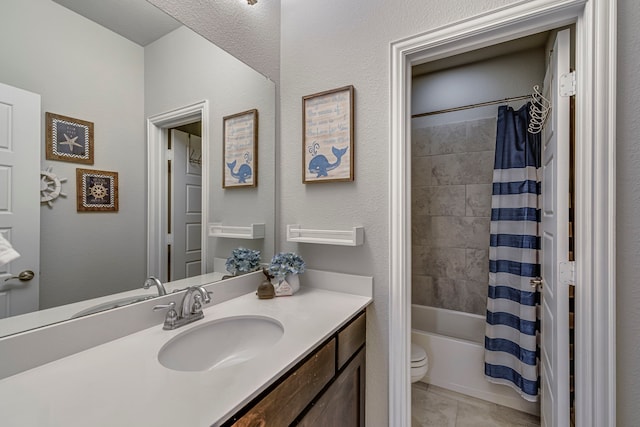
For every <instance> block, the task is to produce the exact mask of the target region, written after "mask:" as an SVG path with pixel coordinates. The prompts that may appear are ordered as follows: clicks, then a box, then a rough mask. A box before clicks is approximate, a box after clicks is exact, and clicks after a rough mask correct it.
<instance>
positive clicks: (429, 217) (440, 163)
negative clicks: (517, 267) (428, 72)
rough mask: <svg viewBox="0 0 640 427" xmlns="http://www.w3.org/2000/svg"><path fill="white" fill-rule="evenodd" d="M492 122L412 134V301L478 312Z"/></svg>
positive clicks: (485, 254) (482, 301) (485, 256)
mask: <svg viewBox="0 0 640 427" xmlns="http://www.w3.org/2000/svg"><path fill="white" fill-rule="evenodd" d="M495 129H496V119H495V118H490V119H481V120H475V121H467V122H460V123H451V124H446V125H437V126H429V127H423V128H417V129H413V131H412V157H413V158H412V165H411V171H412V180H411V182H412V189H411V191H412V210H411V212H412V218H411V224H412V252H413V271H412V303H413V304H421V305H427V306H433V307H440V308H447V309H450V310H457V311H464V312H467V313H475V314H481V315H484V314H485V313H486V306H487V301H486V298H487V283H488V278H489V225H490V216H491V188H492V185H491V182H492V176H493V160H494V150H495V139H496V130H495Z"/></svg>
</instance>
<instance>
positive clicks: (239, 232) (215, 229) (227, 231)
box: [209, 222, 264, 240]
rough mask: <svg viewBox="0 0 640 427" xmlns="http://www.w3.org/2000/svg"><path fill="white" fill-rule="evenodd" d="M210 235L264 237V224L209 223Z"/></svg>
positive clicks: (236, 237)
mask: <svg viewBox="0 0 640 427" xmlns="http://www.w3.org/2000/svg"><path fill="white" fill-rule="evenodd" d="M209 237H224V238H228V239H252V240H255V239H264V224H251V225H249V226H235V225H222V223H217V222H214V223H211V224H209Z"/></svg>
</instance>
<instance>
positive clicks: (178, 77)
mask: <svg viewBox="0 0 640 427" xmlns="http://www.w3.org/2000/svg"><path fill="white" fill-rule="evenodd" d="M145 70H146V74H145V85H146V88H145V110H146V111H145V116H146V117H149V116H153V115H155V114H160V113H164V112H167V111H171V110H174V109H176V108H179V107H183V106H187V105H190V104H193V103H196V102H200V101H202V100H205V99H206V100H208V101H209V136H210V159H209V160H210V163H209V170H210V175H209V182H208V183H203V185H204V186H205V188H207V189H208V191H209V201H210V202H209V218H208V219H207V223H211V222H221V223H222V224H224V225H248V224H251V223H265V224H266V238H265V239H260V240H255V241H247V240H237V239H217V238H210V239H209V240H208V245H209V246H208V248H209V251H208V259H207V271H213V257H214V256H217V257H222V258H226V257H228V256H229V254H230V252H231V250H232V249H233V248H235V247H237V246H240V245H242V246H245V247H251V248H254V249H260V250H261V251H262V253H263V259H266V261H268V260H269V259H270V258H271V256H272V255H273V248H274V222H275V166H274V160H275V154H274V152H275V95H276V94H275V84H274V83H273V82H272V81H271V80H268V79H267V78H265V77H264V76H263V75H261V74H260V73H258V72H256V71H255V70H253V69H251V68H250V67H248V66H247V65H246V64H244V63H242V62H241V61H239V60H237V59H236V58H234V57H233V56H231V55H229V54H228V53H227V52H225V51H224V50H222V49H220V48H219V47H217V46H215V45H214V44H212V43H210V42H209V41H208V40H206V39H204V38H203V37H201V36H199V35H198V34H196V33H194V32H193V31H191V30H189V29H188V28H186V27H181V28H178V29H177V30H175V31H173V32H172V33H170V34H168V35H166V36H164V37H162V38H161V39H159V40H157V41H155V42H154V43H151V44H150V45H148V46H147V47H146V48H145ZM253 108H256V109H257V110H258V114H259V131H258V186H257V187H256V188H236V189H223V188H222V182H221V181H222V168H223V166H224V163H223V161H222V118H223V117H224V116H228V115H231V114H235V113H240V112H242V111H247V110H250V109H253ZM204 232H206V230H204Z"/></svg>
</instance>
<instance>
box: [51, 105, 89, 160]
mask: <svg viewBox="0 0 640 427" xmlns="http://www.w3.org/2000/svg"><path fill="white" fill-rule="evenodd" d="M45 121H46V129H47V131H46V139H45V141H46V143H45V145H46V158H47V160H60V161H64V162H73V163H83V164H88V165H92V164H93V123H92V122H88V121H86V120H80V119H75V118H73V117H67V116H62V115H60V114H54V113H49V112H47V113H46V114H45Z"/></svg>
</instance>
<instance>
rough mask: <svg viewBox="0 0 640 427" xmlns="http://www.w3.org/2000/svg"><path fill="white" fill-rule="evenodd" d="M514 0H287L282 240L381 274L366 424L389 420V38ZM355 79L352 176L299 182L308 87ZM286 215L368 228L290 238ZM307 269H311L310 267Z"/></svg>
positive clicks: (328, 261) (312, 257) (298, 220)
mask: <svg viewBox="0 0 640 427" xmlns="http://www.w3.org/2000/svg"><path fill="white" fill-rule="evenodd" d="M508 3H511V2H510V1H494V0H488V1H487V0H483V1H474V2H469V1H464V0H452V1H447V2H442V1H439V0H407V1H402V2H400V1H376V2H371V1H365V0H351V1H341V0H328V1H327V0H310V1H305V2H300V1H294V0H284V1H282V21H281V25H282V41H281V43H282V46H281V55H282V56H281V74H280V91H281V111H282V114H281V132H282V137H281V139H280V151H281V154H280V174H279V176H280V179H279V182H280V184H279V189H280V198H279V202H280V208H279V210H278V212H279V216H280V223H281V227H280V240H279V242H280V244H279V249H282V250H294V251H297V252H299V253H301V254H302V256H303V257H304V259H305V260H306V261H307V263H308V265H309V267H310V268H317V269H326V270H332V271H338V272H344V273H353V274H366V275H373V276H374V305H373V307H372V308H371V309H370V310H369V316H368V319H367V320H368V322H367V328H368V333H367V339H368V341H367V404H366V411H367V414H366V416H367V425H370V426H385V425H387V423H388V367H387V364H388V357H387V352H388V323H389V316H388V312H389V308H388V301H389V280H388V277H389V270H388V262H389V239H388V234H389V225H388V222H389V215H388V212H389V198H388V194H389V185H388V173H389V171H388V155H389V104H390V100H389V52H390V50H389V43H390V42H392V41H394V40H398V39H400V38H403V37H406V36H410V35H413V34H417V33H420V32H423V31H426V30H428V29H431V28H435V27H438V26H441V25H444V24H447V23H449V22H452V21H456V20H458V19H461V18H464V17H468V16H471V15H475V14H478V13H481V12H484V11H487V10H491V9H493V8H495V7H498V6H502V5H505V4H508ZM348 84H353V85H354V86H355V90H356V92H355V109H356V113H355V150H354V151H355V182H353V183H327V184H315V185H304V184H302V182H301V169H300V168H301V156H302V143H301V134H302V126H301V97H302V96H304V95H308V94H312V93H316V92H319V91H323V90H327V89H332V88H337V87H341V86H344V85H348ZM286 224H301V225H302V226H304V227H319V228H324V227H327V228H330V229H333V228H336V229H348V228H350V227H352V226H355V225H362V226H364V228H365V243H364V245H363V246H361V247H355V248H351V247H336V246H320V245H306V244H297V245H296V244H292V243H287V242H286V239H285V235H284V227H285V225H286ZM303 279H304V277H303Z"/></svg>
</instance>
